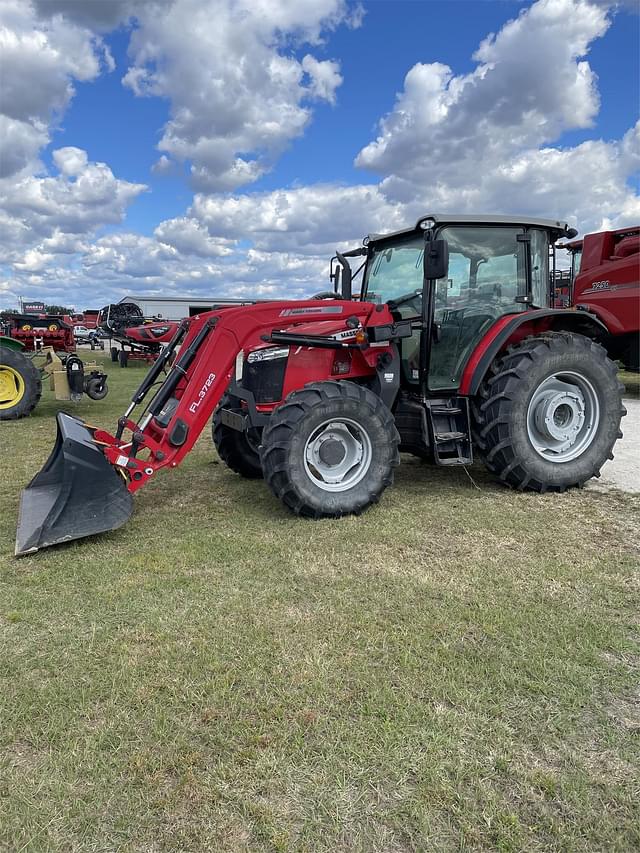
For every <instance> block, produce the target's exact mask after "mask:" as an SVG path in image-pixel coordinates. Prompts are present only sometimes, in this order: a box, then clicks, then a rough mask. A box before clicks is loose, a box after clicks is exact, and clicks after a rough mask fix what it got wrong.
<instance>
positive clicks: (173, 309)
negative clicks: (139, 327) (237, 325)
mask: <svg viewBox="0 0 640 853" xmlns="http://www.w3.org/2000/svg"><path fill="white" fill-rule="evenodd" d="M252 301H254V300H250V299H219V298H218V299H216V298H214V297H213V296H212V297H210V298H204V299H198V298H196V297H191V298H190V297H188V296H184V297H183V296H124V297H123V298H122V299H121V300H120V302H134V303H135V304H136V305H138V306H140V309H141V311H142V313H143V314H144V316H145V317H148V318H152V317H157V318H158V319H160V320H181V319H182V318H183V317H192V316H193V315H194V314H200V313H202V312H203V311H211V310H212V309H213V308H215V307H217V306H218V305H246V304H249V303H251V302H252Z"/></svg>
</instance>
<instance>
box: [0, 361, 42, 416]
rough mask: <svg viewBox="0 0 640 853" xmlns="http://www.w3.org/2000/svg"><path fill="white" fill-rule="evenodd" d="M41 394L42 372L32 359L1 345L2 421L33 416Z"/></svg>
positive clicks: (0, 384) (0, 414) (0, 399)
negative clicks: (32, 413)
mask: <svg viewBox="0 0 640 853" xmlns="http://www.w3.org/2000/svg"><path fill="white" fill-rule="evenodd" d="M41 394H42V381H41V379H40V371H39V370H38V369H37V368H36V367H35V366H34V364H33V362H32V361H31V359H29V358H27V357H26V355H23V354H22V353H21V352H19V351H18V350H15V349H13V348H11V349H10V348H9V347H6V346H2V345H0V421H8V420H15V419H16V418H24V417H26V416H27V415H29V414H31V412H32V411H33V410H34V409H35V407H36V406H37V404H38V400H39V399H40V395H41Z"/></svg>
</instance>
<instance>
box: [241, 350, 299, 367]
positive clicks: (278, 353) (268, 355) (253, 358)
mask: <svg viewBox="0 0 640 853" xmlns="http://www.w3.org/2000/svg"><path fill="white" fill-rule="evenodd" d="M288 355H289V347H266V348H265V349H256V350H254V351H253V352H250V353H249V355H248V356H247V362H248V363H249V364H255V363H256V362H258V361H274V360H275V359H276V358H287V356H288Z"/></svg>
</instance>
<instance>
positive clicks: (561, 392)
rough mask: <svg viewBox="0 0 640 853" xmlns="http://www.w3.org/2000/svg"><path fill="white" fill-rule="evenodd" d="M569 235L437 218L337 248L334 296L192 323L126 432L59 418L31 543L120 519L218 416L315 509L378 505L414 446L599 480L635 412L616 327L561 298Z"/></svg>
mask: <svg viewBox="0 0 640 853" xmlns="http://www.w3.org/2000/svg"><path fill="white" fill-rule="evenodd" d="M573 236H575V231H573V229H570V228H569V227H568V226H567V225H566V224H565V223H562V222H557V221H551V220H537V219H530V218H523V219H513V218H510V219H507V218H506V217H499V216H492V217H470V216H446V217H440V216H428V217H425V218H424V219H421V220H420V221H419V222H418V223H416V225H415V226H414V227H412V228H407V229H405V230H402V231H399V232H395V233H393V234H386V235H371V236H370V237H369V238H367V240H366V241H365V244H364V245H363V246H362V247H359V248H357V249H355V250H351V251H350V252H344V253H337V254H336V259H335V260H336V261H337V266H336V269H335V271H334V269H333V264H332V281H333V282H334V288H335V291H334V292H323V293H321V294H319V298H316V299H310V300H306V301H301V302H271V303H262V304H255V305H250V306H244V307H225V308H219V309H217V310H215V311H211V312H208V313H204V314H201V315H196V316H194V317H190V318H187V319H185V320H183V321H182V322H181V323H180V325H179V327H178V328H177V330H176V332H175V335H174V337H173V339H172V341H171V342H170V344H169V345H168V346H167V348H166V349H164V350H163V352H162V353H161V355H160V357H159V358H158V360H157V361H156V362H155V364H154V365H153V366H152V367H151V369H150V370H149V372H148V374H147V375H146V377H145V378H144V380H143V382H142V384H141V385H140V387H139V388H138V389H137V390H136V392H135V393H134V395H133V397H132V400H131V404H130V405H129V407H128V408H127V410H126V412H125V413H124V414H123V416H122V417H121V418H120V419H119V421H118V424H117V428H116V430H115V432H114V433H113V434H111V433H109V432H106V431H104V430H98V429H94V428H93V427H90V426H88V425H87V424H84V423H83V422H82V421H80V420H79V419H76V418H70V417H69V416H64V415H59V416H58V438H57V441H56V446H55V448H54V450H53V452H52V454H51V457H50V458H49V461H48V462H47V464H46V465H45V468H44V469H43V470H42V471H41V472H40V473H39V474H38V475H37V476H36V477H35V479H34V480H33V481H32V482H31V484H30V485H29V486H28V487H27V488H26V489H25V490H24V492H23V495H22V503H21V513H20V519H19V523H18V531H17V538H16V554H17V555H23V554H28V553H32V552H34V551H37V550H38V549H39V548H44V547H46V546H49V545H53V544H58V543H61V542H65V541H69V540H72V539H77V538H80V537H82V536H86V535H89V534H93V533H99V532H103V531H106V530H111V529H114V528H116V527H118V526H120V525H121V524H123V523H124V522H125V521H126V520H127V519H128V518H129V516H130V514H131V512H132V510H133V501H132V499H131V498H132V495H133V494H134V493H135V492H136V491H137V490H138V489H140V488H142V487H143V486H144V485H145V484H146V483H147V482H148V481H149V480H150V479H151V478H152V477H155V476H157V475H158V473H159V472H160V470H161V469H162V468H174V467H176V466H177V465H179V464H180V462H181V461H182V459H183V458H184V457H185V456H186V454H187V453H189V451H190V450H191V448H192V447H193V445H194V444H195V442H196V440H197V438H198V437H199V435H200V434H201V432H202V430H203V429H204V428H205V426H206V425H207V423H208V422H209V420H210V419H211V418H212V415H213V418H212V430H213V441H214V444H215V446H216V447H217V449H218V453H219V455H220V457H221V458H222V459H223V461H225V462H226V464H227V465H228V466H229V468H230V469H232V470H233V471H236V472H237V473H239V474H241V475H243V476H247V477H264V479H265V481H266V483H267V485H268V486H269V488H270V489H271V491H272V492H273V493H274V494H275V495H276V496H277V497H278V498H280V499H281V500H282V501H283V503H284V504H285V505H286V506H287V507H289V508H290V509H291V510H292V511H293V512H294V513H296V514H298V515H301V516H306V517H311V518H321V517H339V516H341V515H345V514H348V513H355V514H358V513H360V512H362V511H364V510H365V509H367V507H369V506H370V505H371V504H373V503H375V502H377V501H378V500H379V499H380V498H381V496H382V494H383V492H384V490H385V489H386V488H387V487H388V486H390V485H391V484H392V482H393V475H394V469H395V467H396V466H397V465H398V463H399V461H400V455H399V454H400V451H405V452H408V453H413V454H416V455H419V456H421V457H425V458H430V459H432V460H433V461H434V462H435V463H436V464H438V465H443V466H453V465H458V466H460V465H462V466H466V465H469V464H471V463H472V462H473V461H474V458H475V457H479V458H480V459H482V461H484V463H485V465H486V467H487V468H488V469H489V471H491V472H492V474H494V475H495V476H496V477H497V478H498V479H500V480H501V481H502V482H504V483H505V484H506V485H508V486H511V487H514V488H518V489H528V490H532V491H537V492H545V491H564V490H565V489H567V488H570V487H572V486H580V485H582V484H583V483H585V482H586V481H587V480H589V479H590V478H591V477H594V476H598V475H599V471H600V468H601V466H602V465H603V464H604V462H605V461H606V460H607V459H608V458H611V456H612V451H613V447H614V444H615V442H616V439H617V438H618V437H619V436H620V435H621V433H620V421H621V418H622V416H623V415H624V414H625V411H624V408H623V406H622V400H621V385H620V383H619V382H618V380H617V376H616V367H615V365H614V364H613V363H612V362H611V361H609V360H608V358H607V355H606V352H605V351H604V349H603V348H602V347H601V346H600V345H599V343H598V339H599V337H600V336H601V335H602V334H603V333H605V332H606V330H605V329H604V328H603V326H602V324H601V323H600V322H599V321H598V319H597V318H596V317H594V316H592V315H591V314H589V312H585V311H581V312H577V311H572V310H561V309H554V308H551V307H550V297H551V294H550V287H549V281H550V280H551V278H552V276H551V272H552V271H550V270H549V265H550V264H554V265H555V262H554V258H555V255H554V245H555V242H556V241H557V240H558V239H559V238H561V237H565V238H566V237H569V238H571V237H573ZM354 260H355V261H356V263H360V266H359V269H358V274H361V276H362V278H361V281H360V283H359V290H360V296H359V298H358V299H353V298H352V292H353V288H352V279H353V277H354V274H353V273H352V268H351V266H350V264H351V262H352V261H354ZM339 282H340V286H338V283H339ZM165 369H166V370H167V371H168V372H167V374H166V377H165V378H164V379H163V380H162V381H161V375H162V373H163V370H165ZM136 410H138V411H136ZM89 486H90V487H89Z"/></svg>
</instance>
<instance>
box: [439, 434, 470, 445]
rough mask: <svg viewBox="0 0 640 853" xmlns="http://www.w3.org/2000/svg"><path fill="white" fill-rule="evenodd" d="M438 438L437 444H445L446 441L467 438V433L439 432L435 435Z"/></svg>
mask: <svg viewBox="0 0 640 853" xmlns="http://www.w3.org/2000/svg"><path fill="white" fill-rule="evenodd" d="M434 438H435V440H436V444H443V443H444V442H446V441H460V439H463V438H466V433H464V432H437V433H436V434H435V435H434Z"/></svg>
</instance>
